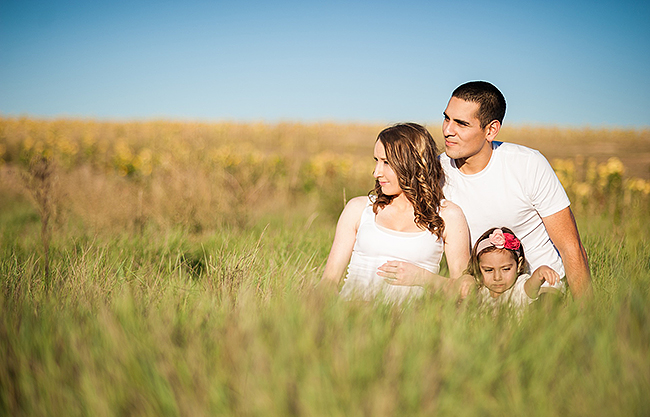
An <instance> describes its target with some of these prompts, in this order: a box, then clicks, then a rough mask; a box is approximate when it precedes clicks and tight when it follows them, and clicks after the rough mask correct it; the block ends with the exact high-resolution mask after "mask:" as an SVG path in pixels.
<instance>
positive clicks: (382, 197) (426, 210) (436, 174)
mask: <svg viewBox="0 0 650 417" xmlns="http://www.w3.org/2000/svg"><path fill="white" fill-rule="evenodd" d="M377 140H379V141H381V143H382V145H384V148H385V149H386V160H387V161H388V164H389V165H390V167H391V168H392V169H393V171H395V174H396V175H397V181H398V183H399V186H400V188H401V189H402V191H403V192H404V195H405V196H406V198H407V199H408V200H409V201H410V202H411V204H413V209H414V213H415V223H416V224H417V225H418V226H419V227H421V228H422V229H425V230H429V231H430V232H431V233H433V234H435V235H436V236H438V237H439V238H442V235H443V233H444V230H445V222H444V221H443V220H442V217H440V215H439V211H440V203H441V201H442V200H443V198H444V194H443V192H442V186H443V184H444V178H445V174H444V172H443V170H442V165H440V161H439V160H438V150H437V148H436V143H435V142H434V140H433V138H432V137H431V134H430V133H429V131H428V130H427V129H426V128H425V127H424V126H421V125H419V124H416V123H401V124H396V125H394V126H391V127H388V128H386V129H384V130H382V131H381V132H380V133H379V136H378V137H377ZM368 195H369V196H376V198H375V199H374V202H373V207H372V208H373V211H374V212H375V214H377V212H378V211H379V209H380V208H384V207H386V206H387V205H388V204H390V202H391V201H393V198H395V196H394V195H386V194H384V193H383V192H382V191H381V185H379V180H376V181H375V188H374V189H373V190H371V191H370V192H369V193H368Z"/></svg>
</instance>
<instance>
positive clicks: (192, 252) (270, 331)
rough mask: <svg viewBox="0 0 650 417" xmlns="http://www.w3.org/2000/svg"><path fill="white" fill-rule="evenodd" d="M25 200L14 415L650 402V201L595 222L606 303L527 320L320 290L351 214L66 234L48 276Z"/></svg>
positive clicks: (12, 340)
mask: <svg viewBox="0 0 650 417" xmlns="http://www.w3.org/2000/svg"><path fill="white" fill-rule="evenodd" d="M25 204H26V202H22V203H21V202H20V201H18V202H14V203H12V205H10V206H7V205H6V204H3V209H4V210H3V212H4V213H3V215H2V226H1V227H2V231H3V236H5V238H3V241H2V244H1V257H0V276H2V291H1V292H0V309H1V311H2V317H1V319H0V340H1V342H0V386H1V388H2V389H1V390H0V414H4V415H16V416H20V415H66V416H68V415H69V416H74V415H93V416H95V415H97V416H101V415H107V416H108V415H146V416H158V415H164V416H167V415H169V416H175V415H192V416H194V415H237V416H241V415H264V416H267V415H271V416H274V415H277V416H285V415H340V416H355V415H363V416H366V415H373V416H374V415H379V416H382V415H432V414H439V415H454V416H456V415H460V416H465V415H466V416H474V415H503V414H506V413H510V414H514V415H531V416H538V415H539V416H548V415H589V416H593V415H596V416H598V415H601V416H612V415H638V416H642V415H648V414H649V413H650V400H649V399H648V395H647V393H648V392H650V349H649V348H650V309H649V307H648V306H649V305H650V294H649V291H648V288H650V243H649V241H648V239H647V238H645V236H648V233H650V226H648V224H650V222H648V221H647V220H648V213H645V214H644V213H642V212H640V211H638V212H636V213H635V215H634V216H632V215H630V216H627V217H626V218H623V219H622V220H619V221H618V222H617V223H614V222H613V220H612V219H611V218H610V217H609V216H607V215H602V216H594V217H589V218H587V217H583V218H579V219H578V220H579V223H580V226H581V227H580V228H581V231H582V232H583V238H584V241H585V244H586V247H587V250H588V252H589V256H590V261H591V266H592V271H593V278H594V287H595V297H594V299H593V300H591V301H589V302H586V303H584V304H579V303H575V302H573V301H572V300H571V299H568V300H566V301H565V302H564V303H562V304H561V305H556V306H546V307H544V306H538V307H537V308H533V309H532V310H531V311H529V313H528V314H527V315H526V316H525V317H524V318H523V319H522V320H521V321H520V322H518V321H516V320H513V319H511V318H510V317H509V316H507V315H506V314H502V315H499V316H497V317H492V316H488V315H482V314H479V313H478V310H477V309H476V308H475V307H476V306H475V305H473V303H472V302H469V303H466V304H463V305H460V306H458V305H457V304H456V303H455V302H453V301H450V300H446V299H443V298H441V297H439V296H437V295H435V294H434V295H431V296H429V297H428V298H426V299H424V300H420V301H418V302H415V303H413V304H410V305H408V306H405V307H401V308H400V307H392V306H387V305H381V304H356V303H346V302H342V301H340V300H338V299H337V297H336V296H335V295H334V294H329V293H327V292H325V291H323V290H322V289H320V288H319V287H318V286H317V283H318V280H319V277H320V273H321V270H322V266H323V263H324V259H325V257H326V255H327V251H328V250H329V245H330V243H331V238H332V233H333V226H334V225H333V223H332V222H331V221H330V220H326V221H310V219H308V218H307V216H302V217H301V216H298V215H296V216H289V215H288V214H287V217H275V218H266V219H263V221H261V222H260V223H259V224H257V225H256V226H254V227H252V228H249V229H245V230H243V229H237V228H232V229H222V230H216V231H214V232H211V233H205V234H201V235H197V234H195V233H189V232H187V231H184V230H174V229H170V230H166V231H160V230H148V231H145V233H144V234H137V233H122V234H120V233H114V234H110V235H95V234H85V233H81V232H78V231H77V232H75V233H72V232H70V233H64V231H58V233H54V238H53V241H52V245H51V251H52V252H51V264H50V274H51V279H50V282H51V283H50V285H49V286H46V285H45V284H44V281H43V274H42V269H41V265H40V261H41V255H40V254H39V251H40V247H39V239H38V237H37V233H34V232H37V231H38V228H39V223H38V216H36V215H34V214H27V213H29V212H30V211H32V210H33V209H31V208H30V207H29V206H27V205H25ZM627 218H630V219H631V220H630V221H629V222H628V221H627ZM279 225H283V226H284V227H278V226H279ZM638 227H641V230H636V229H637V228H638ZM630 229H635V230H630ZM628 232H629V233H632V234H634V235H640V236H642V237H641V238H639V239H632V240H630V241H628V240H626V238H625V236H626V235H627V234H628ZM32 235H33V236H32Z"/></svg>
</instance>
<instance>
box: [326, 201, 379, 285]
mask: <svg viewBox="0 0 650 417" xmlns="http://www.w3.org/2000/svg"><path fill="white" fill-rule="evenodd" d="M367 203H368V197H356V198H353V199H352V200H350V201H349V202H348V204H346V205H345V208H344V209H343V212H342V213H341V216H340V217H339V221H338V223H337V224H336V234H335V235H334V242H333V243H332V249H330V254H329V256H328V257H327V263H326V264H325V271H324V272H323V277H322V279H321V284H326V285H329V286H332V287H338V285H339V282H340V281H341V277H342V276H343V274H344V273H345V269H346V267H347V266H348V263H349V262H350V257H351V256H352V249H353V248H354V242H355V241H356V239H357V230H358V228H359V220H360V219H361V213H362V212H363V210H364V208H365V207H366V205H367Z"/></svg>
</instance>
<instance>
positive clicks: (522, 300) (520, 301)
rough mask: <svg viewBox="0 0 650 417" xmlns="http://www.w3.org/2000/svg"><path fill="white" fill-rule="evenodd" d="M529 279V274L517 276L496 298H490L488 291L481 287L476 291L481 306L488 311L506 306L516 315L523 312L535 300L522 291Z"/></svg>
mask: <svg viewBox="0 0 650 417" xmlns="http://www.w3.org/2000/svg"><path fill="white" fill-rule="evenodd" d="M529 278H530V274H522V275H519V276H518V277H517V281H515V283H514V285H513V286H512V287H510V288H509V289H508V290H506V291H504V292H503V293H502V294H501V295H500V296H498V297H496V298H493V297H492V296H490V290H488V289H487V288H486V287H481V289H480V290H479V291H478V297H479V302H480V304H481V306H482V307H485V308H488V309H497V308H499V307H502V306H506V305H507V306H509V307H512V308H513V309H514V310H515V311H516V312H517V313H521V312H523V311H524V310H525V308H526V307H528V305H529V304H531V303H532V302H533V301H535V300H536V298H530V297H529V296H528V294H526V291H525V290H524V284H525V283H526V281H528V279H529Z"/></svg>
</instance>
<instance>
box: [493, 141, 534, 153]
mask: <svg viewBox="0 0 650 417" xmlns="http://www.w3.org/2000/svg"><path fill="white" fill-rule="evenodd" d="M492 149H493V151H494V152H496V153H499V154H515V155H520V156H525V155H530V156H535V157H536V156H541V155H542V154H541V152H540V151H538V150H537V149H533V148H529V147H528V146H524V145H519V144H518V143H512V142H497V141H494V142H492Z"/></svg>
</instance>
